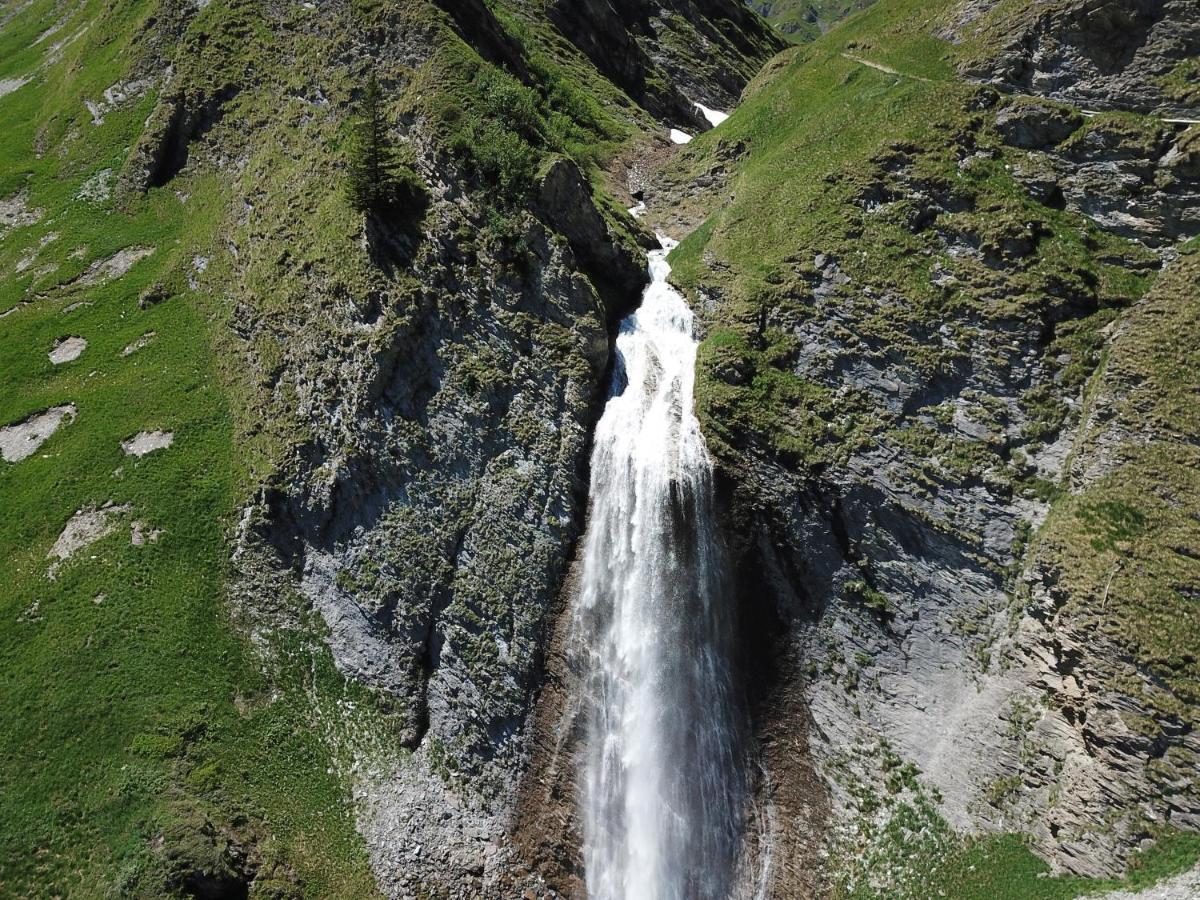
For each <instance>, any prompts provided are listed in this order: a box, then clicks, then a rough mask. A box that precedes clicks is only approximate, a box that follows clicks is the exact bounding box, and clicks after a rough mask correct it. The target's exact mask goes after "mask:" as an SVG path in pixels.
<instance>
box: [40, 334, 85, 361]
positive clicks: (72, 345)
mask: <svg viewBox="0 0 1200 900" xmlns="http://www.w3.org/2000/svg"><path fill="white" fill-rule="evenodd" d="M86 349H87V341H85V340H84V339H83V338H81V337H74V336H72V337H65V338H61V339H60V340H58V341H55V342H54V349H53V350H51V351H50V352H49V353H48V354H46V355H47V356H49V357H50V362H52V363H54V364H55V365H56V366H60V365H62V364H63V363H68V362H72V361H74V360H77V359H79V357H80V354H82V353H83V351H84V350H86Z"/></svg>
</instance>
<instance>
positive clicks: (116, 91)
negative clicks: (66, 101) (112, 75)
mask: <svg viewBox="0 0 1200 900" xmlns="http://www.w3.org/2000/svg"><path fill="white" fill-rule="evenodd" d="M153 85H154V79H153V78H135V79H131V80H129V81H118V82H117V83H116V84H114V85H111V86H110V87H107V88H105V89H104V96H103V99H101V100H99V101H94V100H84V101H83V105H84V106H86V107H87V111H88V112H89V113H90V114H91V116H92V124H93V125H103V124H104V117H105V116H106V115H108V114H109V113H110V112H112V111H113V110H114V109H117V108H118V107H120V106H123V105H124V104H126V103H128V102H129V101H130V100H136V99H137V98H138V97H143V96H145V94H146V91H148V90H149V89H150V88H151V87H152V86H153Z"/></svg>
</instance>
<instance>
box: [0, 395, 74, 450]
mask: <svg viewBox="0 0 1200 900" xmlns="http://www.w3.org/2000/svg"><path fill="white" fill-rule="evenodd" d="M75 415H76V410H75V404H74V403H65V404H63V405H62V406H52V407H51V408H50V409H45V410H42V411H41V412H39V413H34V414H33V415H31V416H26V417H25V418H24V419H22V420H21V421H20V422H16V423H14V424H12V425H6V426H4V427H3V428H0V457H3V458H4V460H5V461H6V462H11V463H15V462H20V461H21V460H23V459H25V458H27V457H29V456H32V455H33V454H34V452H35V451H36V450H37V448H38V447H40V446H42V444H44V443H45V442H46V441H47V440H48V439H49V437H50V435H52V434H54V432H56V431H58V429H59V428H60V427H62V425H64V424H69V423H70V422H72V421H74V420H75Z"/></svg>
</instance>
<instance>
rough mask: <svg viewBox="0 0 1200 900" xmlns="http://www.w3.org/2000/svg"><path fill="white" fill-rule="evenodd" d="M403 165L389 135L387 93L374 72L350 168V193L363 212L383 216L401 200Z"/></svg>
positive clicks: (360, 115) (354, 139)
mask: <svg viewBox="0 0 1200 900" xmlns="http://www.w3.org/2000/svg"><path fill="white" fill-rule="evenodd" d="M398 169H399V162H398V160H397V158H396V148H395V146H394V145H393V144H392V139H391V135H390V134H389V133H388V122H387V116H386V114H385V111H384V106H383V91H382V90H381V89H380V87H379V79H378V78H376V77H375V73H374V72H372V73H371V75H370V77H369V78H368V79H367V85H366V88H365V90H364V91H363V97H362V101H361V102H360V104H359V107H358V116H357V118H356V119H355V121H354V124H353V127H352V132H351V140H350V166H349V174H348V176H347V185H346V189H347V192H348V193H349V195H350V203H351V205H353V207H354V208H355V209H357V210H358V211H359V212H365V213H376V214H378V213H382V212H385V211H386V210H387V209H388V208H389V207H391V206H393V205H394V204H395V203H397V202H398V201H399V200H400V199H401V197H400V194H401V190H400V178H399V177H398V175H397V171H398Z"/></svg>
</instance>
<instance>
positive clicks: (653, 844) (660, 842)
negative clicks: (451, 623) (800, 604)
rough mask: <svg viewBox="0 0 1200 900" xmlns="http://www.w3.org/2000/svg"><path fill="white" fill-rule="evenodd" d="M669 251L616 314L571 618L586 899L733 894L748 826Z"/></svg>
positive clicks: (727, 643)
mask: <svg viewBox="0 0 1200 900" xmlns="http://www.w3.org/2000/svg"><path fill="white" fill-rule="evenodd" d="M659 240H660V241H661V242H662V243H663V244H664V245H665V247H666V249H663V250H657V251H653V252H651V253H650V274H651V283H650V285H649V286H648V287H647V288H646V291H645V293H644V294H643V296H642V304H641V306H640V307H639V308H638V310H637V311H636V312H634V313H633V314H631V315H630V316H628V317H627V318H626V319H625V320H624V321H623V322H622V323H621V330H620V333H619V335H618V337H617V354H616V361H615V365H614V372H613V384H612V388H611V392H610V395H609V399H608V403H607V405H606V406H605V408H604V414H603V415H602V417H601V419H600V422H599V424H598V426H597V428H596V437H595V448H594V450H593V453H592V474H591V497H592V507H591V516H590V519H589V524H588V531H587V535H586V537H585V540H584V559H583V575H582V584H581V591H580V598H579V605H578V608H577V610H576V617H575V634H574V637H575V645H576V652H577V653H578V654H579V657H578V659H579V662H580V663H581V664H582V668H583V673H584V695H583V702H584V704H585V710H586V716H587V719H586V724H587V734H586V749H585V753H584V757H583V771H582V772H581V776H582V777H581V778H580V790H581V798H580V800H581V808H582V818H583V831H584V848H583V850H584V864H585V866H586V872H587V888H588V895H589V897H590V898H591V900H709V898H712V900H717V898H723V897H726V896H728V893H729V890H730V880H731V877H732V869H733V864H734V858H735V856H736V849H737V843H738V838H739V835H740V832H741V815H742V799H743V776H742V767H741V759H740V748H739V733H740V718H739V715H740V714H739V713H738V711H737V710H738V707H737V704H736V703H735V702H734V692H733V685H732V678H731V672H730V665H731V662H730V658H731V656H730V650H731V641H732V636H731V631H732V626H731V615H730V610H729V598H728V592H727V591H726V590H725V589H724V580H723V572H724V566H723V561H722V553H721V545H720V542H719V540H718V538H717V535H716V533H715V531H714V522H713V515H712V466H711V462H710V459H709V456H708V452H707V450H706V448H705V445H704V438H703V436H702V435H701V433H700V427H699V423H698V422H697V420H696V417H695V414H694V413H693V410H692V389H693V384H694V368H695V361H696V347H697V343H696V339H695V337H694V335H693V321H692V312H691V310H690V309H689V308H688V306H687V304H686V302H685V301H684V299H683V297H682V296H680V294H679V293H678V292H677V291H676V290H675V289H674V288H672V287H671V286H670V285H669V284H668V283H667V275H668V274H669V272H670V267H669V266H668V265H667V260H666V256H667V252H668V251H669V250H670V249H671V248H672V247H673V246H674V242H672V241H670V240H669V239H667V238H663V237H661V236H660V238H659Z"/></svg>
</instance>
